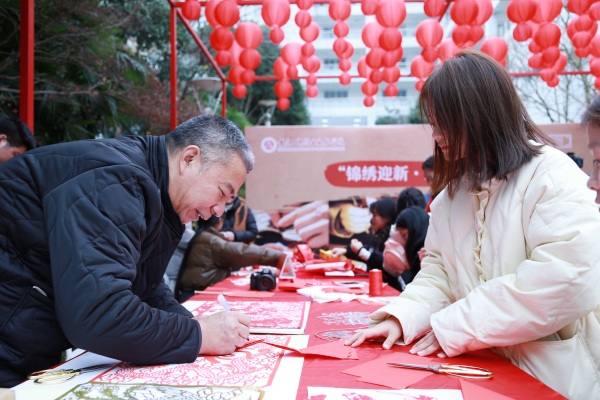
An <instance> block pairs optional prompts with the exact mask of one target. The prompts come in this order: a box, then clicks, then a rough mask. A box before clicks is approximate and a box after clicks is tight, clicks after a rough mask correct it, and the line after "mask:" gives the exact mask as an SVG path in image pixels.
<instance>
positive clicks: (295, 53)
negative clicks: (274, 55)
mask: <svg viewBox="0 0 600 400" xmlns="http://www.w3.org/2000/svg"><path fill="white" fill-rule="evenodd" d="M281 58H283V61H285V63H286V64H287V65H298V64H300V59H301V58H302V45H301V44H300V43H295V42H290V43H287V44H286V45H285V46H283V48H282V49H281ZM284 97H287V96H284Z"/></svg>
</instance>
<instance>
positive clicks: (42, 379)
mask: <svg viewBox="0 0 600 400" xmlns="http://www.w3.org/2000/svg"><path fill="white" fill-rule="evenodd" d="M110 367H112V364H101V365H93V366H91V367H85V368H78V369H57V370H51V369H44V370H42V371H37V372H32V373H31V374H30V375H29V376H28V377H27V379H29V380H33V383H40V384H51V383H63V382H66V381H68V380H69V379H72V378H74V377H76V376H77V375H79V374H83V373H84V372H90V371H97V370H100V369H107V368H110Z"/></svg>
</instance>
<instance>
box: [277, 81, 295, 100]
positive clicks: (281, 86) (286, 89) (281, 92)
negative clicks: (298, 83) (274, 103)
mask: <svg viewBox="0 0 600 400" xmlns="http://www.w3.org/2000/svg"><path fill="white" fill-rule="evenodd" d="M274 90H275V94H276V95H277V97H290V96H291V95H292V92H293V91H294V88H293V86H292V84H291V83H290V81H288V80H287V79H284V80H281V81H277V82H275V86H274Z"/></svg>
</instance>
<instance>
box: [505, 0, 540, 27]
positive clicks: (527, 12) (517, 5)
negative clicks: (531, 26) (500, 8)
mask: <svg viewBox="0 0 600 400" xmlns="http://www.w3.org/2000/svg"><path fill="white" fill-rule="evenodd" d="M536 6H537V3H536V2H535V0H511V1H510V3H508V6H507V7H506V15H507V16H508V19H509V20H511V21H512V22H514V23H516V24H519V23H521V22H526V21H529V20H531V19H532V18H533V16H534V15H535V10H536Z"/></svg>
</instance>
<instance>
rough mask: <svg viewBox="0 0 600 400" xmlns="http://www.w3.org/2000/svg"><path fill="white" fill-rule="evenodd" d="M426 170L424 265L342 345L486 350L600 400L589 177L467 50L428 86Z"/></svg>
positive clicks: (598, 223) (484, 59)
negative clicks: (429, 177) (429, 166)
mask: <svg viewBox="0 0 600 400" xmlns="http://www.w3.org/2000/svg"><path fill="white" fill-rule="evenodd" d="M419 103H420V108H421V112H422V114H424V115H425V116H427V118H428V120H429V121H430V123H431V125H432V127H433V138H434V139H435V142H436V146H435V153H434V154H435V163H434V165H435V174H434V180H433V182H432V190H433V191H434V192H437V191H438V190H442V189H443V190H442V192H441V193H440V194H439V195H438V196H437V197H436V199H435V200H434V202H433V203H432V206H431V221H430V226H429V230H428V233H427V238H426V241H425V248H426V250H427V253H428V256H427V257H425V258H424V259H423V261H422V263H421V271H420V272H419V273H418V275H417V276H416V277H415V279H414V280H413V282H412V283H411V284H409V285H408V286H407V288H406V290H405V291H404V292H403V293H402V294H401V295H400V296H399V297H398V299H396V300H395V301H394V302H393V303H391V304H389V305H387V306H385V307H383V308H381V309H379V310H378V311H376V312H375V313H373V314H372V315H371V324H370V327H369V328H368V329H366V330H363V331H359V332H357V333H355V334H354V335H353V336H352V337H350V338H349V339H348V340H347V341H346V344H347V345H352V346H358V345H360V344H361V343H362V342H363V341H365V340H367V339H372V338H379V337H384V338H385V341H384V343H383V347H384V348H385V349H389V348H390V347H391V346H392V344H393V343H394V342H395V341H396V340H398V339H403V341H404V342H405V343H407V344H409V343H412V342H416V343H415V345H414V346H413V347H412V349H411V353H413V354H418V355H421V356H430V355H433V356H438V357H446V356H449V357H452V356H457V355H459V354H462V353H465V352H468V351H473V350H478V349H483V348H490V349H492V351H494V352H496V353H497V354H500V355H502V356H504V357H506V358H507V359H509V360H511V361H512V363H513V364H515V365H517V366H518V367H520V368H521V369H523V370H525V371H526V372H528V373H530V374H531V375H533V376H535V377H536V378H538V379H539V380H541V381H542V382H544V383H545V384H546V385H548V386H550V387H552V388H553V389H554V390H556V391H558V392H560V393H562V394H563V395H565V396H567V397H568V398H570V399H586V400H587V399H598V398H600V376H599V369H600V321H599V320H600V306H599V304H600V290H599V288H600V246H599V245H598V239H599V238H600V213H599V212H598V207H597V206H596V205H595V204H594V196H593V193H592V192H591V191H590V190H589V189H587V188H586V179H587V177H586V175H585V174H584V173H583V172H582V171H581V170H580V169H579V168H578V167H577V165H576V164H575V163H574V162H573V161H572V160H571V159H570V158H569V157H568V156H567V155H566V154H564V153H562V152H561V151H559V150H556V149H554V148H553V147H551V146H549V145H546V144H543V143H544V142H546V143H549V142H550V141H549V140H548V138H547V137H546V136H545V135H544V134H543V133H542V132H541V131H540V130H539V128H538V127H536V126H535V124H534V123H533V121H532V120H531V119H530V117H529V115H528V114H527V111H526V110H525V108H524V106H523V104H522V102H521V100H520V99H519V97H518V95H517V93H516V90H515V88H514V86H513V84H512V82H511V80H510V77H509V76H508V74H507V73H506V71H505V70H504V69H503V68H502V67H501V66H500V64H498V63H497V62H496V61H494V60H493V59H492V58H490V57H488V56H486V55H484V54H482V53H478V52H474V51H469V50H464V51H462V52H460V53H459V54H457V55H456V56H455V57H454V58H452V59H449V60H447V61H446V62H445V63H444V65H442V66H441V67H440V68H439V69H437V70H436V71H435V72H434V73H433V74H432V75H431V76H430V77H429V79H428V80H427V82H426V83H425V85H424V87H423V90H422V92H421V97H420V100H419Z"/></svg>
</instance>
